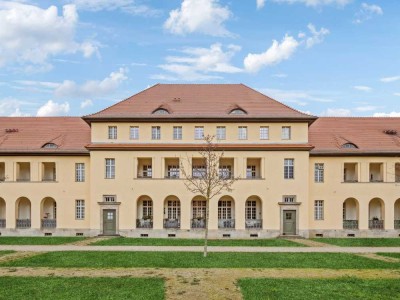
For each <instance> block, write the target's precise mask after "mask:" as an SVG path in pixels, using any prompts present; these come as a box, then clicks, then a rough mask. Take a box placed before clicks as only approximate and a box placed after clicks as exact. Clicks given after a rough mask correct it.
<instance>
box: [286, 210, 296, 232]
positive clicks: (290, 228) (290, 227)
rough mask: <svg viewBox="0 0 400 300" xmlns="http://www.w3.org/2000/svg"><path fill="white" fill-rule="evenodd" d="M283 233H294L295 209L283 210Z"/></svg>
mask: <svg viewBox="0 0 400 300" xmlns="http://www.w3.org/2000/svg"><path fill="white" fill-rule="evenodd" d="M283 234H284V235H296V211H295V210H284V211H283Z"/></svg>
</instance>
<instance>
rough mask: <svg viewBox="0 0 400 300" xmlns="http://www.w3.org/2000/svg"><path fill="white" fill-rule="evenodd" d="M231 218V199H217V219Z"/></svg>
mask: <svg viewBox="0 0 400 300" xmlns="http://www.w3.org/2000/svg"><path fill="white" fill-rule="evenodd" d="M231 219H232V201H230V200H226V201H223V200H219V201H218V220H231Z"/></svg>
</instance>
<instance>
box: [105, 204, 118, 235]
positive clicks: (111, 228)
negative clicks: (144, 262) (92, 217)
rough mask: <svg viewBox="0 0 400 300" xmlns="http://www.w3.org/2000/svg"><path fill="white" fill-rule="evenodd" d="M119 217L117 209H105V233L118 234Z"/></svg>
mask: <svg viewBox="0 0 400 300" xmlns="http://www.w3.org/2000/svg"><path fill="white" fill-rule="evenodd" d="M116 225H117V218H116V211H115V209H104V210H103V234H104V235H114V234H116V233H117V232H116V227H117V226H116Z"/></svg>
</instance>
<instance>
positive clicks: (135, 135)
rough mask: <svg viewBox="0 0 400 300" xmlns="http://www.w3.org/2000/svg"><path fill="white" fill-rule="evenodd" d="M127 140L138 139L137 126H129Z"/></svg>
mask: <svg viewBox="0 0 400 300" xmlns="http://www.w3.org/2000/svg"><path fill="white" fill-rule="evenodd" d="M129 138H130V139H131V140H138V139H139V127H138V126H131V128H130V131H129Z"/></svg>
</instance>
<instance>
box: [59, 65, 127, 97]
mask: <svg viewBox="0 0 400 300" xmlns="http://www.w3.org/2000/svg"><path fill="white" fill-rule="evenodd" d="M126 73H127V70H126V69H124V68H120V69H119V70H118V71H116V72H112V73H111V74H110V75H109V76H108V77H106V78H104V79H103V80H101V81H100V80H90V81H87V82H85V83H84V84H82V85H79V84H77V83H76V82H75V81H72V80H64V81H63V82H62V83H61V84H59V86H58V87H57V88H56V89H55V90H54V94H55V96H56V97H80V98H83V97H96V96H104V95H108V94H110V93H112V92H114V91H115V90H116V89H117V88H118V87H119V86H120V85H121V83H122V82H123V81H125V80H126V79H127V78H128V77H127V76H126Z"/></svg>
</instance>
